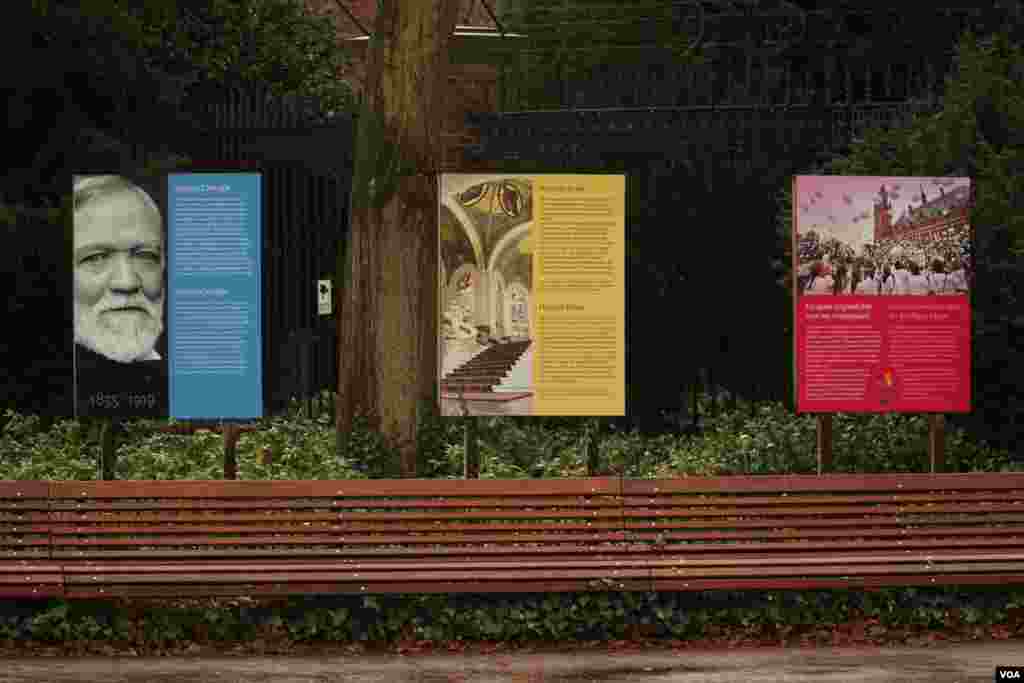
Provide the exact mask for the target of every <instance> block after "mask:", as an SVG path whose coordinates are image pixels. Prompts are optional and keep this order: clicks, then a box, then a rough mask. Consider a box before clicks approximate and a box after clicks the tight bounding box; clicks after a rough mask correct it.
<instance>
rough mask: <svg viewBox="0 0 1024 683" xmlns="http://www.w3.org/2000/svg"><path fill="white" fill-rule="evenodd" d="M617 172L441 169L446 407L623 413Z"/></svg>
mask: <svg viewBox="0 0 1024 683" xmlns="http://www.w3.org/2000/svg"><path fill="white" fill-rule="evenodd" d="M625 192H626V179H625V176H621V175H561V174H541V175H528V176H520V175H495V174H485V175H475V174H446V175H443V176H442V177H441V180H440V195H441V196H440V207H439V210H440V215H439V226H440V238H439V239H440V249H439V254H440V261H441V262H440V265H439V275H440V280H439V300H440V310H439V311H438V313H439V317H440V324H439V355H440V363H439V365H440V368H441V376H440V378H439V381H440V399H441V413H442V414H444V415H464V414H468V415H565V416H570V415H624V414H625V407H626V402H625Z"/></svg>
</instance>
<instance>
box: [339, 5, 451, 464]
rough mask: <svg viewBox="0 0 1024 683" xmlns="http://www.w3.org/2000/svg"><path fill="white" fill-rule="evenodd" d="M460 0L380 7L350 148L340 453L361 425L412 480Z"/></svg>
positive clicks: (429, 366)
mask: <svg viewBox="0 0 1024 683" xmlns="http://www.w3.org/2000/svg"><path fill="white" fill-rule="evenodd" d="M458 9H459V2H458V0H382V2H381V4H380V9H379V11H378V14H377V18H376V22H375V25H374V37H373V39H372V41H371V45H370V46H369V50H368V54H367V77H366V87H365V91H364V93H363V103H362V108H361V112H360V115H359V119H360V120H359V134H358V137H357V140H356V161H355V164H356V168H355V173H354V181H353V191H352V205H351V211H350V221H349V225H350V232H349V236H348V244H347V248H346V249H345V253H344V254H342V255H341V256H340V258H339V260H340V259H344V261H345V266H346V271H347V272H346V277H345V282H346V286H345V290H344V294H343V297H344V298H343V299H342V306H341V316H340V326H341V329H340V331H339V332H340V336H339V341H340V343H339V345H338V356H339V357H338V402H337V427H338V439H339V444H341V443H343V441H344V435H345V434H347V433H348V432H350V431H351V429H352V427H353V424H354V421H355V420H356V419H357V418H358V417H360V416H361V417H364V418H366V419H367V420H368V422H369V426H370V427H371V428H373V429H377V430H380V431H381V432H382V433H383V434H384V435H385V436H386V437H387V438H388V440H389V442H390V443H391V444H392V446H394V447H395V448H396V450H397V451H398V452H399V453H400V457H401V461H400V466H401V473H402V475H403V476H406V477H412V476H415V475H416V432H417V417H418V409H419V407H420V406H421V405H423V402H429V401H433V402H436V400H437V393H436V392H437V362H438V358H437V355H438V354H437V320H436V315H437V287H436V281H437V248H438V245H437V242H438V240H437V177H436V175H437V173H438V172H439V171H440V166H441V163H442V160H443V159H444V150H443V147H442V145H443V142H442V136H441V130H442V126H443V124H444V121H445V118H446V113H447V112H446V110H445V101H444V93H445V90H446V85H447V79H448V72H449V68H450V58H449V46H450V42H451V40H452V34H453V33H454V30H455V22H456V19H457V16H458Z"/></svg>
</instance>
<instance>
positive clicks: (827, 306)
mask: <svg viewBox="0 0 1024 683" xmlns="http://www.w3.org/2000/svg"><path fill="white" fill-rule="evenodd" d="M793 185H794V187H793V201H794V209H795V210H794V212H793V215H794V219H793V277H794V292H796V296H795V297H794V302H795V305H794V333H795V338H794V347H795V359H796V368H795V370H796V383H795V386H796V394H797V395H796V409H797V412H800V413H833V412H852V413H858V412H859V413H865V412H919V413H920V412H935V413H958V412H969V411H970V403H971V364H970V358H971V310H970V297H969V292H970V287H971V285H972V283H973V280H974V270H973V262H972V258H971V255H972V253H973V251H972V247H971V227H970V207H971V203H972V199H971V197H972V195H971V182H970V179H969V178H908V177H874V176H797V177H795V178H794V182H793Z"/></svg>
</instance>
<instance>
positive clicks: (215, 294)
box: [168, 173, 263, 420]
mask: <svg viewBox="0 0 1024 683" xmlns="http://www.w3.org/2000/svg"><path fill="white" fill-rule="evenodd" d="M260 212H261V178H260V175H259V174H255V173H194V174H193V173H186V174H171V175H170V176H169V178H168V223H169V226H170V230H169V243H170V254H169V256H170V263H169V266H170V268H169V270H170V288H169V289H170V299H169V318H170V334H169V337H170V340H169V349H168V350H169V356H170V415H171V417H173V418H174V419H178V420H241V419H252V418H258V417H262V415H263V377H262V352H261V349H262V344H261V331H262V325H261V315H262V313H261V307H260V302H261V298H260V289H261V265H262V264H261V258H260V253H261V246H262V234H261V215H260Z"/></svg>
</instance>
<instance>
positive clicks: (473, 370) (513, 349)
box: [441, 340, 530, 394]
mask: <svg viewBox="0 0 1024 683" xmlns="http://www.w3.org/2000/svg"><path fill="white" fill-rule="evenodd" d="M529 346H530V340H526V341H516V342H507V343H504V344H495V345H494V346H491V347H490V348H487V349H485V350H484V351H482V352H481V353H479V354H478V355H476V356H474V357H473V358H471V359H470V360H469V361H467V362H466V363H464V364H462V365H460V366H459V367H457V368H455V370H453V371H452V372H450V373H448V374H447V375H446V376H445V377H444V379H442V380H441V391H443V392H446V393H449V392H450V393H454V394H457V393H461V392H465V393H481V392H492V391H494V387H495V386H497V385H498V384H501V381H502V380H503V379H504V378H505V376H506V375H507V374H508V372H509V370H511V369H512V366H514V365H515V364H516V362H517V361H518V360H519V359H520V357H522V355H523V354H524V353H525V352H526V350H527V349H528V348H529Z"/></svg>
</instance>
